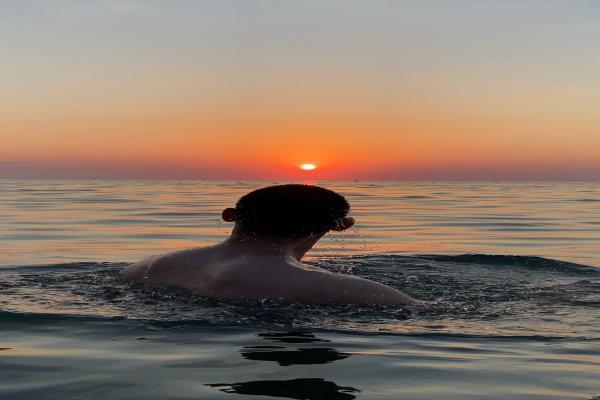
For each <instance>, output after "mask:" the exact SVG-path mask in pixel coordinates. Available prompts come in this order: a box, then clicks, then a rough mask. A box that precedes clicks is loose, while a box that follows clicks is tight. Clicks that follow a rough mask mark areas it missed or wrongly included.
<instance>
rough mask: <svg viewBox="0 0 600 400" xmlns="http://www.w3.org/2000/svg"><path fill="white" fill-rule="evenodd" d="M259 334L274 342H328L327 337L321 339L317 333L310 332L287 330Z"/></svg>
mask: <svg viewBox="0 0 600 400" xmlns="http://www.w3.org/2000/svg"><path fill="white" fill-rule="evenodd" d="M258 336H260V337H262V338H264V339H268V340H272V341H274V342H283V343H314V342H327V340H325V339H319V338H318V337H316V336H315V335H313V334H312V333H309V332H286V333H277V332H269V333H259V334H258Z"/></svg>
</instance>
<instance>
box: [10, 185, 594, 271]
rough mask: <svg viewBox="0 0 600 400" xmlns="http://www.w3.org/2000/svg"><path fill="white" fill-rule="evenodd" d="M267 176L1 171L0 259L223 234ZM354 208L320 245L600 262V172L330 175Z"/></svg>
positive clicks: (138, 254) (111, 250)
mask: <svg viewBox="0 0 600 400" xmlns="http://www.w3.org/2000/svg"><path fill="white" fill-rule="evenodd" d="M273 183H276V182H265V181H246V182H230V181H182V182H177V181H32V180H0V212H1V214H2V215H1V217H2V218H0V267H2V266H6V265H30V264H43V263H60V262H77V261H123V262H126V261H133V260H137V259H140V258H142V257H145V256H147V255H150V254H154V253H158V252H163V251H168V250H172V249H179V248H185V247H193V246H201V245H206V244H212V243H216V242H218V241H220V240H222V239H223V238H224V237H225V235H226V234H227V233H228V232H229V230H230V229H231V226H230V225H229V224H225V223H222V224H221V223H220V222H219V221H220V211H221V210H222V209H223V208H224V207H229V206H231V205H233V204H234V203H235V201H236V200H237V198H238V197H239V196H241V195H243V194H244V193H247V192H248V191H250V190H253V189H256V188H258V187H261V186H266V185H270V184H273ZM317 184H322V185H324V186H327V187H329V188H331V189H334V190H337V191H339V192H340V193H342V194H344V195H345V196H346V197H347V198H348V200H349V201H350V203H351V205H352V214H353V216H354V217H355V218H356V220H357V224H356V226H355V227H354V228H353V229H350V230H348V231H345V232H339V233H335V234H332V235H327V236H326V237H325V238H323V240H322V241H321V242H320V243H319V245H318V246H317V247H316V248H315V250H314V251H313V252H311V253H312V254H317V255H319V254H320V255H333V254H336V255H339V254H347V255H356V254H364V253H369V252H374V251H376V252H378V251H385V252H394V253H398V252H401V253H406V252H409V253H453V254H456V253H487V254H517V255H537V256H543V257H547V258H554V259H564V260H567V261H574V262H579V263H583V264H587V265H600V247H599V246H598V245H597V244H598V242H599V241H600V183H591V182H588V183H550V182H547V183H490V182H322V183H319V182H317Z"/></svg>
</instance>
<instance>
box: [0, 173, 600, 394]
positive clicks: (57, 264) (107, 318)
mask: <svg viewBox="0 0 600 400" xmlns="http://www.w3.org/2000/svg"><path fill="white" fill-rule="evenodd" d="M267 184H270V182H205V181H186V182H168V181H157V182H151V181H127V182H124V181H123V182H121V181H16V180H12V181H7V180H6V181H0V236H1V238H0V376H1V381H0V399H2V400H4V399H7V400H8V399H10V400H15V399H17V400H20V399H40V398H44V399H50V400H51V399H60V400H69V399H111V400H114V399H138V398H139V399H142V398H143V399H262V398H265V399H267V398H281V399H307V400H331V399H332V400H352V399H390V400H391V399H407V400H408V399H411V400H412V399H432V398H444V399H456V400H459V399H460V400H463V399H490V400H491V399H493V400H506V399H517V400H518V399H524V400H534V399H536V400H539V399H544V400H548V399H582V400H583V399H587V398H589V397H590V396H592V395H594V394H596V393H598V392H600V351H599V350H598V349H599V348H600V328H599V327H600V269H598V268H597V267H598V266H599V265H600V249H599V246H598V243H599V239H600V201H599V200H600V184H595V183H568V184H563V183H560V184H559V183H529V184H523V183H518V184H517V183H435V182H430V183H407V182H327V183H324V184H325V185H326V186H328V187H331V188H333V189H335V190H338V191H339V192H341V193H343V194H344V195H346V196H347V197H348V199H349V200H350V202H351V203H352V206H353V211H352V214H353V216H354V217H355V218H356V219H357V221H358V223H357V228H356V229H351V230H349V231H347V232H344V233H342V234H335V235H333V234H332V235H328V236H327V237H326V238H325V240H323V242H322V243H321V244H320V245H319V246H318V248H317V249H315V250H316V251H315V252H314V255H313V256H312V257H310V258H309V260H308V262H310V263H313V264H315V265H319V266H321V267H323V268H326V269H329V270H331V271H333V272H339V273H347V274H354V275H357V276H362V277H365V278H368V279H371V280H374V281H377V282H381V283H384V284H387V285H390V286H392V287H395V288H398V289H399V290H402V291H404V292H406V293H408V294H410V295H411V296H414V297H416V298H419V299H422V300H424V301H426V302H427V305H426V306H423V307H412V308H410V307H391V306H368V307H367V306H365V307H357V306H353V305H347V306H318V305H301V304H290V303H286V302H284V301H281V300H273V299H270V300H267V299H265V300H261V301H232V300H227V301H225V300H217V299H209V298H202V297H198V296H194V295H191V294H190V293H187V292H184V291H178V290H173V289H171V288H152V287H146V286H144V285H140V284H129V283H126V282H123V281H122V280H120V279H119V275H118V273H119V271H120V270H121V269H122V268H123V267H124V266H125V265H127V262H129V261H132V260H137V259H139V258H141V257H144V256H146V255H148V254H154V253H157V252H161V251H168V250H171V249H178V248H183V247H191V246H197V245H204V244H210V243H215V242H217V241H219V240H221V239H222V238H223V237H224V236H225V235H226V234H227V233H228V231H229V230H230V226H228V225H227V224H224V223H220V222H219V213H220V210H221V209H223V208H224V207H227V206H231V205H233V204H234V202H235V200H236V199H237V198H238V197H239V196H240V195H241V194H243V193H246V192H247V191H249V190H251V189H254V188H257V187H260V186H264V185H267Z"/></svg>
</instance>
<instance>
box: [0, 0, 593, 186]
mask: <svg viewBox="0 0 600 400" xmlns="http://www.w3.org/2000/svg"><path fill="white" fill-rule="evenodd" d="M599 44H600V2H598V1H593V0H588V1H584V0H565V1H553V0H543V1H533V0H518V1H512V0H502V1H500V0H499V1H480V0H473V1H463V0H455V1H441V0H440V1H428V0H418V1H417V0H415V1H391V0H369V1H363V0H361V1H358V0H356V1H337V0H330V1H326V0H321V1H313V0H302V1H291V0H272V1H265V0H238V1H229V0H222V1H191V0H190V1H182V0H173V1H152V0H148V1H137V0H120V1H110V0H105V1H92V0H90V1H79V0H72V1H67V0H54V1H51V2H50V1H41V0H40V1H29V0H14V1H10V0H0V88H1V89H0V178H2V177H4V178H175V179H179V178H182V179H298V178H306V177H310V178H314V179H409V180H410V179H441V180H470V179H488V180H600V156H599V154H600V112H599V110H600V73H599V72H598V71H600V47H599ZM305 162H309V163H314V164H316V165H317V166H318V168H317V169H316V170H314V171H310V172H306V171H301V170H300V169H299V168H298V165H299V164H301V163H305Z"/></svg>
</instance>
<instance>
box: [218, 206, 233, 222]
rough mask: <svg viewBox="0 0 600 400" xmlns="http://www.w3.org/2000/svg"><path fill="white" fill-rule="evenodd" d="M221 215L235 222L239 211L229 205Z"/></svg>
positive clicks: (224, 218) (224, 219)
mask: <svg viewBox="0 0 600 400" xmlns="http://www.w3.org/2000/svg"><path fill="white" fill-rule="evenodd" d="M221 217H222V218H223V221H225V222H235V221H236V220H237V212H236V211H235V208H231V207H228V208H226V209H224V210H223V212H222V213H221Z"/></svg>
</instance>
